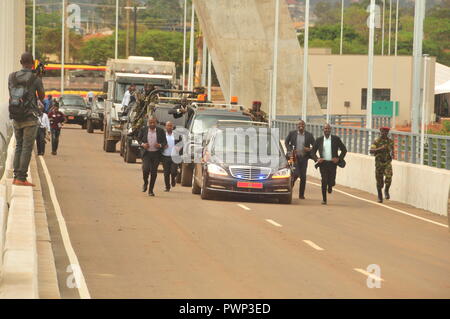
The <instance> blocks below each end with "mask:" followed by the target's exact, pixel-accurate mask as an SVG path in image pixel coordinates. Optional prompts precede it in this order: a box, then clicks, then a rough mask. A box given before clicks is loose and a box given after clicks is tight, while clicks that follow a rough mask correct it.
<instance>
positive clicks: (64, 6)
mask: <svg viewBox="0 0 450 319" xmlns="http://www.w3.org/2000/svg"><path fill="white" fill-rule="evenodd" d="M61 16H62V18H61V19H62V21H61V24H62V28H61V93H60V95H63V94H64V59H65V56H64V53H65V50H64V45H65V43H64V42H65V41H64V40H65V37H66V35H65V30H66V26H65V22H66V1H65V0H62V14H61Z"/></svg>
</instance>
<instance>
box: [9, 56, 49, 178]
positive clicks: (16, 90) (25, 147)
mask: <svg viewBox="0 0 450 319" xmlns="http://www.w3.org/2000/svg"><path fill="white" fill-rule="evenodd" d="M20 64H22V67H23V68H22V70H20V71H17V72H13V73H11V74H10V75H9V78H8V89H9V96H10V99H9V117H10V119H12V120H13V127H14V135H15V137H16V150H15V154H14V179H13V184H14V185H19V186H35V185H33V184H32V183H30V182H28V181H27V177H28V166H29V164H30V160H31V152H32V150H33V145H34V141H35V139H36V134H37V130H38V127H39V121H38V116H39V111H38V109H37V106H38V102H37V101H38V99H39V100H40V101H41V102H42V101H43V100H44V97H45V91H44V86H43V84H42V80H41V78H40V77H39V76H38V75H37V74H38V73H37V72H36V74H35V73H34V72H33V65H34V60H33V55H32V54H31V53H28V52H26V53H23V54H22V56H21V59H20Z"/></svg>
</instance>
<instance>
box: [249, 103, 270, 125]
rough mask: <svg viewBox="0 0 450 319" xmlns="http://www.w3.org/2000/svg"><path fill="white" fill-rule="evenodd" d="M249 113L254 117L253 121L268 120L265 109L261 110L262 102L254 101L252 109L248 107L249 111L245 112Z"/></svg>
mask: <svg viewBox="0 0 450 319" xmlns="http://www.w3.org/2000/svg"><path fill="white" fill-rule="evenodd" d="M244 113H245V114H247V115H250V116H251V117H252V120H253V121H256V122H266V123H267V114H266V112H264V111H263V110H261V102H260V101H253V105H252V108H251V109H248V110H247V112H244Z"/></svg>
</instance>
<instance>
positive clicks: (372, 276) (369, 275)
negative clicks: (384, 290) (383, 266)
mask: <svg viewBox="0 0 450 319" xmlns="http://www.w3.org/2000/svg"><path fill="white" fill-rule="evenodd" d="M353 270H355V271H357V272H360V273H361V274H364V275H366V276H367V277H370V278H372V279H374V280H377V281H384V279H383V278H381V277H378V276H377V275H374V274H371V273H370V272H367V271H365V270H364V269H361V268H353Z"/></svg>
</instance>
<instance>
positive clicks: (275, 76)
mask: <svg viewBox="0 0 450 319" xmlns="http://www.w3.org/2000/svg"><path fill="white" fill-rule="evenodd" d="M279 21H280V0H275V32H274V40H273V74H272V77H273V79H272V87H273V88H272V105H271V109H272V112H271V115H272V116H271V117H272V118H271V121H273V120H275V119H276V116H277V80H278V36H279V35H278V33H279V24H280V23H279Z"/></svg>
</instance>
